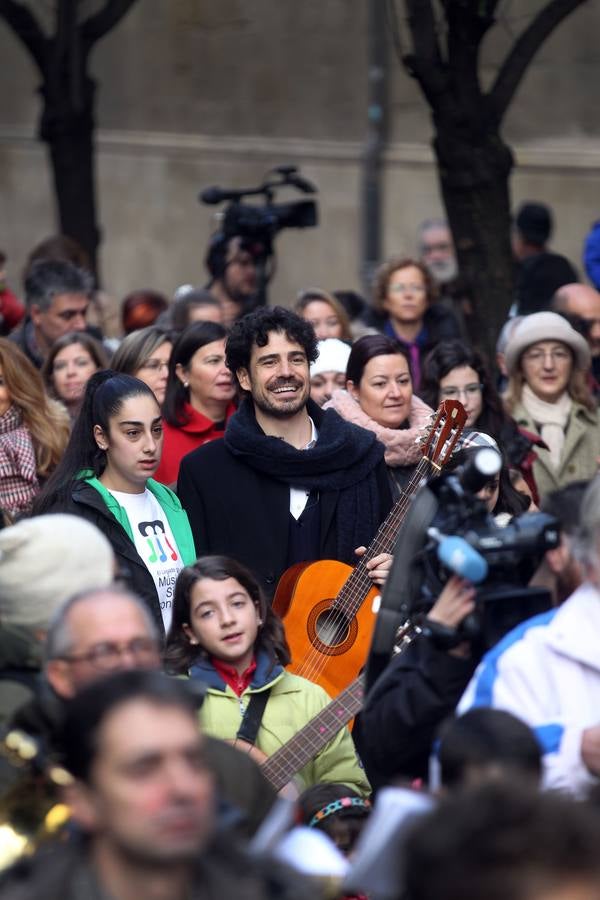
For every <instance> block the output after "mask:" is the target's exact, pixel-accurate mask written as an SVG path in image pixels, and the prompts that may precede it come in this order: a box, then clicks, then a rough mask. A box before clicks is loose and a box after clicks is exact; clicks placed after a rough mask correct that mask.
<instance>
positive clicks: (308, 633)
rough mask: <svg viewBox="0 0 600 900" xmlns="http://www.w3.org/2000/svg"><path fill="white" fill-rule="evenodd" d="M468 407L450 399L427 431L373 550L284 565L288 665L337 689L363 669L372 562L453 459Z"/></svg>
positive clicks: (280, 593) (280, 590)
mask: <svg viewBox="0 0 600 900" xmlns="http://www.w3.org/2000/svg"><path fill="white" fill-rule="evenodd" d="M466 420H467V414H466V412H465V409H464V407H463V405H462V404H461V403H459V402H458V401H457V400H444V401H443V402H442V403H441V404H440V406H439V408H438V410H437V412H436V413H435V416H434V418H433V422H432V424H431V425H430V426H429V428H428V429H427V430H426V432H425V434H424V435H423V438H422V439H421V452H422V454H423V457H422V459H421V460H420V461H419V463H418V465H417V467H416V469H415V471H414V473H413V475H412V477H411V479H410V482H409V484H408V486H407V487H406V488H405V490H404V491H403V493H402V494H401V496H400V498H399V499H398V500H397V501H396V503H395V504H394V506H393V507H392V509H391V510H390V512H389V514H388V516H387V518H386V519H385V521H384V522H383V523H382V524H381V525H380V527H379V530H378V531H377V534H376V535H375V537H374V538H373V540H372V541H371V543H370V544H369V547H368V548H367V551H366V553H365V554H364V556H362V557H361V559H360V561H359V562H358V564H357V565H356V566H355V567H354V568H352V566H348V565H346V564H345V563H341V562H336V561H334V560H321V561H320V562H313V563H305V562H303V563H298V564H296V565H295V566H292V567H291V568H290V569H288V570H287V571H286V572H284V573H283V575H282V576H281V579H280V581H279V584H278V586H277V591H276V593H275V599H274V601H273V609H274V610H275V612H276V613H278V615H279V616H281V618H282V619H283V623H284V626H285V633H286V637H287V641H288V644H289V646H290V651H291V655H292V661H291V663H290V665H289V666H288V670H289V671H290V672H293V673H294V674H296V675H302V676H303V677H304V678H308V679H309V680H310V681H314V682H316V683H317V684H320V685H321V686H322V687H323V688H325V690H326V691H327V693H328V694H330V695H331V696H332V697H336V696H337V695H338V694H339V692H340V691H341V690H343V689H344V688H345V687H347V686H348V685H349V684H350V683H351V682H352V681H353V680H354V679H355V678H356V677H357V676H358V673H359V672H360V670H361V668H362V667H363V666H364V664H365V660H366V659H367V655H368V652H369V645H370V642H371V636H372V633H373V628H374V625H375V617H376V614H377V611H378V609H379V600H380V597H379V588H378V587H377V586H376V585H373V582H372V581H371V579H370V578H369V575H368V570H367V565H366V564H367V562H369V561H370V560H371V559H373V558H374V557H375V556H377V555H378V554H379V553H391V552H392V551H393V548H394V544H395V542H396V538H397V536H398V531H399V530H400V526H401V525H402V522H403V520H404V516H405V515H406V511H407V510H408V507H409V505H410V502H411V500H412V497H413V495H414V494H415V493H416V491H417V490H418V488H419V487H420V485H421V483H422V482H423V480H424V479H425V478H426V477H427V476H429V475H431V473H432V472H439V471H440V470H441V468H442V467H443V466H444V465H445V464H446V463H447V462H448V460H449V459H450V456H451V455H452V452H453V450H454V447H455V446H456V442H457V441H458V439H459V437H460V435H461V433H462V430H463V428H464V425H465V422H466Z"/></svg>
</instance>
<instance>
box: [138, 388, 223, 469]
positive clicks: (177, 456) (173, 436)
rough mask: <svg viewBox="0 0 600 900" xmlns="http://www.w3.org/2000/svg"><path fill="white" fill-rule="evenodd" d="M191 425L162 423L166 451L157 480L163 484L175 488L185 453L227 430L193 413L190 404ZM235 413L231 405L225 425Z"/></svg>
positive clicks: (185, 408)
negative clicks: (172, 485) (171, 485)
mask: <svg viewBox="0 0 600 900" xmlns="http://www.w3.org/2000/svg"><path fill="white" fill-rule="evenodd" d="M184 412H185V415H186V416H187V417H188V420H189V421H188V422H187V423H186V424H185V425H171V424H170V423H169V422H167V421H166V420H164V419H163V435H164V440H163V450H162V456H161V460H160V466H159V467H158V469H157V470H156V473H155V475H154V478H155V480H156V481H160V482H161V484H168V485H170V484H175V482H176V481H177V476H178V475H179V464H180V462H181V460H182V459H183V457H184V456H185V455H186V453H191V452H192V450H195V449H196V447H201V446H202V444H206V443H207V442H208V441H214V439H215V438H219V437H223V434H224V433H225V430H224V428H218V427H217V424H219V425H220V424H222V423H216V422H213V421H212V419H208V418H207V417H206V416H203V415H202V413H199V412H198V411H197V410H195V409H194V407H193V406H191V405H190V404H189V403H186V404H185V407H184ZM234 412H235V404H233V403H230V404H229V406H228V407H227V409H226V411H225V419H224V422H227V420H228V419H229V418H230V416H232V415H233V414H234Z"/></svg>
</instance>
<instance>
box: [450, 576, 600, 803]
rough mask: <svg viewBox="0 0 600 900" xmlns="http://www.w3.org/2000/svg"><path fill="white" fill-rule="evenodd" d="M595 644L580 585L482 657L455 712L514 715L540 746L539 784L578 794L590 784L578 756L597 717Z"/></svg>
mask: <svg viewBox="0 0 600 900" xmlns="http://www.w3.org/2000/svg"><path fill="white" fill-rule="evenodd" d="M599 646H600V593H599V592H598V591H597V590H596V589H595V588H594V587H593V586H592V585H590V584H584V585H582V586H581V587H580V588H578V589H577V590H576V591H575V593H574V594H572V595H571V597H570V598H569V599H568V600H566V601H565V602H564V603H563V605H562V606H559V607H558V608H557V609H552V610H550V611H549V612H546V613H542V614H541V615H539V616H534V617H533V618H532V619H528V620H527V621H526V622H522V623H521V624H520V625H518V626H517V628H515V629H513V630H512V631H511V632H509V633H508V634H507V635H506V636H505V637H504V638H503V639H502V640H501V641H500V642H499V643H498V644H497V645H496V646H495V647H494V648H493V649H492V650H490V651H489V652H488V653H487V654H486V655H485V656H484V658H483V660H482V661H481V664H480V665H479V667H478V669H477V671H476V672H475V675H474V676H473V679H472V680H471V682H470V684H469V686H468V688H467V690H466V691H465V694H464V696H463V697H462V699H461V701H460V703H459V706H458V712H459V713H463V712H466V711H467V710H468V709H471V708H473V707H477V706H492V707H494V708H496V709H505V710H507V711H508V712H510V713H513V715H515V716H518V717H519V718H520V719H522V720H523V721H524V722H526V723H527V724H528V725H529V726H530V727H531V728H532V729H533V731H534V733H535V735H536V737H537V738H538V741H539V742H540V745H541V747H542V749H543V751H544V769H545V774H544V784H545V787H547V788H551V789H558V790H565V791H570V792H572V793H574V794H578V795H583V794H584V793H585V791H586V789H587V788H589V787H590V786H591V785H594V784H597V783H598V779H597V777H596V776H594V775H592V774H591V772H589V771H588V769H587V768H586V766H585V764H584V762H583V760H582V758H581V738H582V733H583V731H584V730H585V729H586V728H590V727H592V726H595V725H598V724H599V723H600V654H599V653H598V647H599Z"/></svg>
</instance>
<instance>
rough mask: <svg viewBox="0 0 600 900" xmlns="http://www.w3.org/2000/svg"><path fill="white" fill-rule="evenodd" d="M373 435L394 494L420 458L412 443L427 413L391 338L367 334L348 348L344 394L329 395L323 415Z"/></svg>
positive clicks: (426, 420)
mask: <svg viewBox="0 0 600 900" xmlns="http://www.w3.org/2000/svg"><path fill="white" fill-rule="evenodd" d="M329 408H332V409H335V410H336V411H337V412H338V413H339V414H340V415H341V416H342V417H343V418H344V419H347V420H348V421H349V422H353V423H354V424H355V425H360V426H362V427H363V428H367V429H369V430H370V431H374V432H375V434H376V435H377V437H378V438H379V440H380V441H381V442H382V444H384V446H385V448H386V449H385V461H386V463H387V465H388V468H389V471H390V477H391V481H392V488H393V490H394V494H395V495H396V496H398V494H399V492H400V491H401V490H402V489H403V488H404V487H405V485H406V484H407V483H408V481H409V479H410V476H411V475H412V473H413V471H414V468H415V466H416V464H417V463H418V462H419V460H420V458H421V450H420V447H419V444H418V443H417V439H418V438H419V437H420V436H421V435H422V433H423V430H424V429H425V427H426V426H427V425H428V424H429V422H430V417H431V415H432V410H431V409H430V408H429V406H427V405H426V404H425V403H423V401H422V400H419V398H418V397H416V396H414V394H413V386H412V380H411V377H410V367H409V360H408V354H407V352H406V351H405V350H404V349H403V347H402V346H401V345H400V344H399V343H398V342H397V341H394V340H393V339H392V338H389V337H386V336H385V335H381V334H369V335H366V336H365V337H362V338H360V340H358V341H356V343H355V344H354V345H353V347H352V350H351V352H350V356H349V358H348V365H347V367H346V390H345V391H342V390H337V391H334V393H333V396H332V398H331V400H330V401H329V402H328V403H326V404H325V409H329Z"/></svg>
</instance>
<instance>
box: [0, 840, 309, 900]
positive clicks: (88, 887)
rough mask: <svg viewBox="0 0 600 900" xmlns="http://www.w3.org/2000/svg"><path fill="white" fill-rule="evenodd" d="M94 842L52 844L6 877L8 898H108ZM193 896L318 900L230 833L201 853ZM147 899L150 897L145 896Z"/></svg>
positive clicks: (2, 881)
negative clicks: (92, 848)
mask: <svg viewBox="0 0 600 900" xmlns="http://www.w3.org/2000/svg"><path fill="white" fill-rule="evenodd" d="M90 856H91V854H90V848H89V841H88V840H87V839H86V838H85V837H83V836H81V835H77V836H75V837H72V838H71V840H69V841H68V842H57V841H54V842H52V843H48V844H46V845H44V846H43V847H41V848H40V850H38V852H37V853H35V854H34V855H33V856H27V857H24V858H23V859H21V860H20V861H19V862H18V863H16V864H15V865H14V866H12V867H11V868H10V869H7V870H6V871H5V872H3V873H2V874H1V875H0V896H1V897H2V900H92V898H100V897H102V898H107V897H108V895H107V894H106V892H105V891H104V890H103V889H102V886H101V885H100V884H99V883H98V879H97V875H96V872H95V869H94V867H93V865H92V862H91V858H90ZM190 881H191V883H190V888H189V892H188V894H187V896H188V897H189V900H231V898H234V897H235V898H238V897H239V898H242V897H243V898H244V900H314V898H315V896H318V895H317V894H316V893H315V888H314V885H312V884H311V883H310V882H308V880H307V879H306V878H305V877H304V876H302V875H300V874H299V873H298V872H296V871H293V872H292V871H291V870H288V869H287V868H286V867H285V866H282V865H281V864H280V863H277V862H275V861H274V860H272V859H270V860H269V861H268V862H267V861H264V860H260V859H257V858H256V857H254V856H250V855H249V854H248V853H247V852H246V851H245V850H244V849H242V848H241V847H240V846H239V845H238V844H237V843H236V842H235V841H232V840H231V838H230V837H229V836H226V835H225V834H223V835H221V836H216V837H214V838H213V840H212V841H211V843H210V844H209V845H208V847H206V848H205V849H204V850H203V851H200V852H199V853H198V859H197V862H196V863H195V865H194V870H193V872H192V874H191V879H190ZM140 900H144V898H140Z"/></svg>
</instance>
